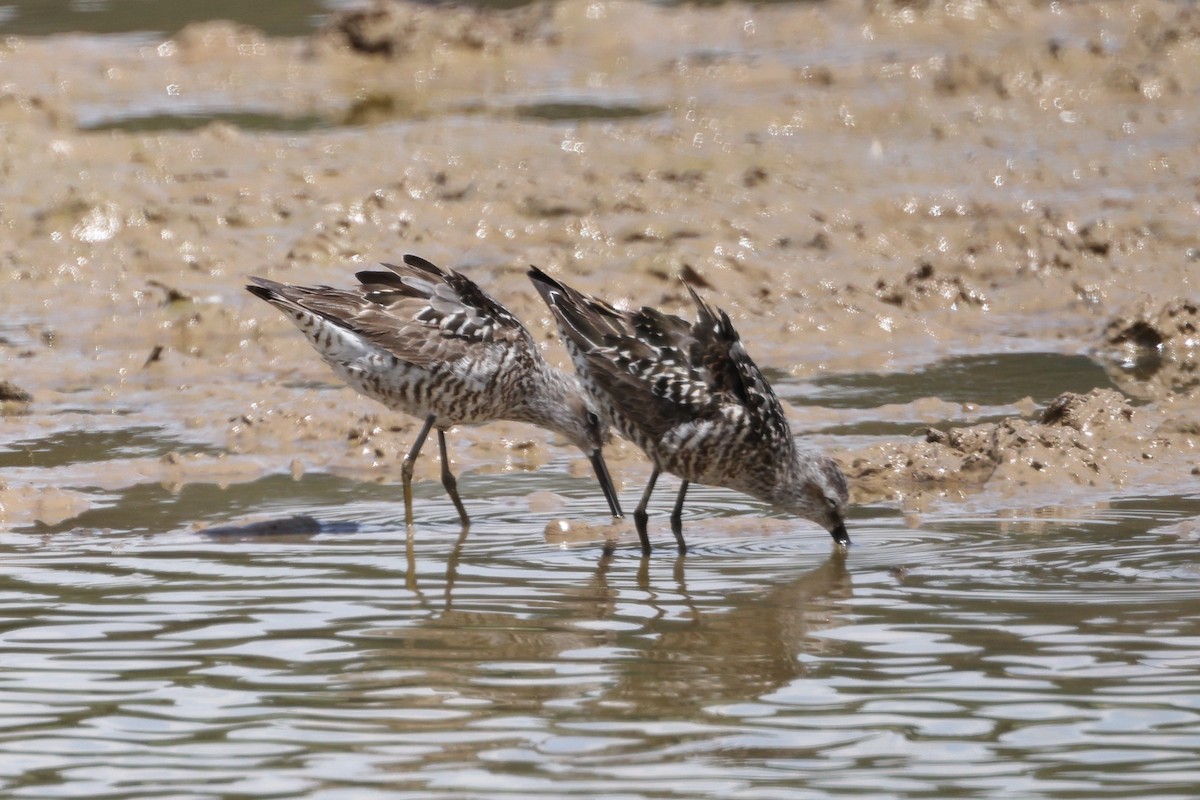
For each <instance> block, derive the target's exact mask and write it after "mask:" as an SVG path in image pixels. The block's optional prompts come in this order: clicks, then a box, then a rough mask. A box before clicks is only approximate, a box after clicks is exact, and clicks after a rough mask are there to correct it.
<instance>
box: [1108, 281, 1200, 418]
mask: <svg viewBox="0 0 1200 800" xmlns="http://www.w3.org/2000/svg"><path fill="white" fill-rule="evenodd" d="M1101 354H1102V355H1104V356H1105V357H1106V358H1107V359H1109V361H1110V370H1109V371H1110V374H1111V375H1112V377H1113V381H1114V382H1115V383H1117V385H1119V386H1120V387H1121V389H1122V390H1123V391H1125V392H1128V393H1129V394H1132V395H1134V396H1137V397H1149V398H1153V397H1162V396H1163V395H1168V394H1188V395H1191V394H1195V393H1196V390H1197V388H1198V387H1200V304H1197V303H1196V301H1195V300H1187V299H1184V298H1179V297H1176V298H1174V299H1172V300H1169V301H1167V302H1166V303H1165V304H1162V305H1159V304H1157V303H1154V302H1142V303H1140V304H1138V305H1137V306H1135V307H1134V308H1133V309H1132V310H1130V311H1128V312H1126V313H1124V314H1121V315H1120V316H1118V317H1116V318H1115V319H1114V320H1112V322H1110V323H1109V324H1108V327H1107V328H1106V329H1105V331H1104V344H1103V346H1102V347H1101Z"/></svg>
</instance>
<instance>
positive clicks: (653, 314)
mask: <svg viewBox="0 0 1200 800" xmlns="http://www.w3.org/2000/svg"><path fill="white" fill-rule="evenodd" d="M529 274H530V278H532V280H533V283H534V286H535V287H537V289H538V292H539V293H540V294H541V295H542V298H543V299H544V300H545V301H546V304H547V305H548V306H549V307H550V309H551V311H552V312H553V313H554V315H555V317H556V318H557V320H558V322H559V328H560V329H561V330H562V332H563V335H564V337H565V338H566V339H567V340H568V349H571V350H572V352H573V355H575V357H576V359H577V361H581V362H582V364H580V365H579V366H580V367H581V369H580V371H581V372H583V371H585V370H586V372H587V374H588V376H589V377H590V378H591V380H592V381H593V382H594V383H595V385H596V387H597V388H598V389H599V390H600V391H601V392H603V393H604V395H605V399H606V401H607V403H608V404H610V405H611V406H612V408H613V410H614V411H615V412H616V415H620V416H624V417H625V418H626V419H629V420H637V427H638V428H639V429H640V430H641V431H643V432H644V433H645V434H647V435H649V436H650V437H652V438H656V439H657V438H660V437H662V436H663V435H664V434H666V433H667V431H669V430H670V429H671V428H673V427H675V426H676V425H679V424H681V423H683V422H688V421H695V420H699V419H707V418H710V417H713V416H715V415H717V414H719V413H720V409H719V406H718V404H717V402H716V401H717V398H716V397H715V396H714V395H713V394H712V393H711V392H710V391H709V390H708V387H707V386H706V384H705V382H704V381H703V380H702V379H701V378H700V376H699V375H698V374H697V373H696V372H695V370H694V369H693V368H692V366H691V364H690V363H689V346H690V344H691V341H692V331H691V328H692V326H691V325H690V324H689V323H688V322H687V321H685V320H683V319H681V318H680V317H676V316H673V315H671V314H664V313H662V312H660V311H657V310H655V309H653V308H648V307H647V308H642V309H640V310H639V311H635V312H629V311H619V310H617V309H615V308H613V307H612V306H610V305H608V304H607V303H604V302H602V301H600V300H597V299H595V298H592V297H589V296H587V295H584V294H582V293H581V292H578V291H576V290H575V289H572V288H570V287H569V286H566V285H564V284H561V283H559V282H558V281H555V280H554V279H553V278H550V277H549V276H548V275H546V274H545V273H543V272H541V271H540V270H538V269H536V268H534V269H533V270H531V271H530V273H529ZM616 415H614V416H616Z"/></svg>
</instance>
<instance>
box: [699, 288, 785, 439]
mask: <svg viewBox="0 0 1200 800" xmlns="http://www.w3.org/2000/svg"><path fill="white" fill-rule="evenodd" d="M685 285H686V284H685ZM687 290H688V292H689V293H690V294H691V295H692V300H693V301H694V302H695V304H696V311H697V320H696V324H695V325H694V326H693V327H692V335H693V341H692V345H691V353H690V357H691V361H692V364H693V365H695V366H696V368H697V369H698V370H699V372H700V375H701V377H702V378H703V379H704V380H705V382H706V383H707V384H708V386H709V388H710V390H711V391H712V392H714V393H715V394H718V395H721V396H722V397H723V399H724V400H725V401H726V402H734V403H737V404H739V405H741V406H742V407H744V408H745V409H746V410H747V411H748V412H749V418H750V420H751V424H752V425H753V427H754V428H755V429H757V430H758V431H759V432H760V435H762V436H764V437H766V438H770V439H774V440H776V441H778V442H779V443H780V445H781V446H782V445H783V443H785V442H786V443H788V445H787V446H791V443H792V436H791V430H790V428H789V427H788V424H787V417H786V416H785V415H784V412H783V406H782V404H781V403H780V402H779V398H778V397H777V396H776V395H775V391H774V390H773V389H772V388H771V384H770V383H769V382H768V381H767V379H766V376H764V375H763V374H762V370H760V369H759V368H758V365H756V364H755V363H754V361H753V360H751V358H750V355H749V354H748V353H747V352H746V348H745V347H743V346H742V340H741V337H740V336H739V335H738V332H737V331H736V330H735V329H734V327H733V322H732V321H731V320H730V319H729V315H728V314H726V313H725V312H724V311H722V310H720V309H716V310H714V309H713V308H712V307H711V306H709V305H708V304H707V303H705V302H704V301H703V300H701V299H700V296H699V295H698V294H696V292H695V290H694V289H692V287H691V286H688V287H687Z"/></svg>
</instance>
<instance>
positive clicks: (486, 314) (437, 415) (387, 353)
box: [246, 255, 621, 527]
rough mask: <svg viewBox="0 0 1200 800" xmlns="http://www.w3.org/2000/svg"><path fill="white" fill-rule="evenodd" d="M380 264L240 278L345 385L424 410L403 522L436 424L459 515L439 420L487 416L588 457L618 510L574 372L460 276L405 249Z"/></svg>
mask: <svg viewBox="0 0 1200 800" xmlns="http://www.w3.org/2000/svg"><path fill="white" fill-rule="evenodd" d="M383 266H385V267H387V268H388V270H390V271H389V272H385V271H382V270H364V271H362V272H358V273H355V277H356V278H358V281H359V285H358V286H355V287H354V288H352V289H335V288H332V287H329V286H288V285H286V284H282V283H276V282H275V281H270V280H267V279H265V278H256V277H252V278H251V279H250V280H251V281H252V282H253V283H252V284H251V285H248V286H247V287H246V288H247V289H248V290H249V291H250V292H251V293H252V294H254V295H255V296H256V297H261V298H262V299H263V300H266V301H267V302H268V303H270V304H271V305H273V306H275V307H276V308H278V309H279V310H280V311H282V312H283V313H284V314H286V315H287V317H288V319H290V320H291V321H292V322H294V323H295V324H296V327H297V328H299V329H300V330H301V332H303V333H304V335H305V336H306V337H308V341H309V343H310V344H311V345H312V346H313V347H314V348H315V349H316V351H317V353H319V354H320V356H321V358H323V359H324V360H325V363H327V364H329V366H331V367H333V371H334V372H335V373H337V376H338V377H339V378H341V379H342V380H343V381H345V382H346V383H348V384H349V385H350V386H351V387H352V388H354V389H356V390H357V391H358V392H360V393H362V394H364V395H366V396H367V397H370V398H373V399H375V400H378V401H379V402H381V403H383V404H384V405H385V406H387V407H388V408H391V409H395V410H398V411H403V412H404V413H406V414H409V415H411V416H414V417H416V418H418V419H420V420H423V422H424V424H423V425H422V426H421V430H420V432H419V433H418V434H417V438H416V440H415V441H414V442H413V444H412V448H411V449H410V450H409V451H408V454H407V455H405V456H404V461H403V462H402V463H401V467H400V475H401V478H402V480H403V483H404V520H405V523H406V524H408V525H410V526H411V525H412V522H413V510H412V475H413V463H414V462H415V460H416V458H417V455H418V454H419V453H420V452H421V446H422V445H423V444H424V443H425V438H426V437H427V436H428V435H429V431H430V430H431V429H433V428H437V434H438V448H439V450H440V452H441V457H442V485H444V486H445V487H446V492H447V493H449V495H450V499H451V501H453V503H454V507H455V509H457V510H458V515H459V517H460V518H461V519H462V523H463V526H464V527H465V526H467V525H468V524H469V523H470V518H469V517H468V516H467V511H466V509H465V508H464V507H463V503H462V499H461V498H460V497H459V495H458V485H457V481H456V480H455V478H454V474H453V473H452V472H451V471H450V459H449V458H448V457H447V455H446V431H447V430H448V429H450V428H452V427H453V426H455V425H469V424H474V423H482V422H489V421H491V420H511V421H514V422H529V423H533V424H534V425H538V426H540V427H542V428H546V429H548V430H551V431H554V432H555V433H559V434H561V435H562V436H564V437H566V438H567V439H568V440H569V441H570V442H571V443H572V444H574V445H575V446H576V447H578V448H579V449H580V450H582V451H583V452H584V453H585V454H586V455H587V456H588V458H589V459H590V460H591V462H592V468H593V469H594V470H595V472H596V479H597V480H598V481H599V482H600V489H601V491H603V492H604V499H605V500H607V501H608V507H609V509H610V510H611V511H612V514H613V516H614V517H620V516H621V506H620V503H619V501H618V500H617V492H616V489H614V488H613V483H612V479H611V478H610V477H609V474H608V467H607V466H606V465H605V463H604V456H603V455H602V453H601V447H602V445H603V444H604V441H605V439H606V438H607V436H608V426H607V425H606V424H605V423H604V421H603V420H602V418H601V417H600V416H598V415H597V413H596V411H595V409H594V408H593V407H592V406H591V404H590V403H589V401H588V399H587V395H586V394H585V393H584V391H583V389H582V387H581V386H580V384H579V381H578V380H577V379H576V378H575V377H574V376H572V375H568V374H566V373H565V372H563V371H561V370H559V369H556V368H554V367H552V366H550V365H549V364H548V363H546V360H545V359H544V358H542V355H541V353H540V352H539V350H538V346H537V343H536V342H534V340H533V337H532V336H531V335H530V333H529V331H528V330H526V329H525V326H524V325H522V324H521V322H520V321H519V320H518V319H517V318H516V317H514V316H513V315H512V314H510V313H509V312H508V309H506V308H504V306H502V305H500V303H498V302H497V301H496V300H494V299H493V298H492V297H491V296H489V295H488V294H487V293H486V292H484V291H483V290H482V289H480V288H479V286H478V285H477V284H476V283H475V282H474V281H472V280H470V279H469V278H467V277H466V276H464V275H462V274H460V273H458V272H455V271H454V270H443V269H441V268H440V267H436V266H434V265H433V264H431V263H429V262H428V261H426V260H425V259H423V258H418V257H417V256H412V255H406V256H405V257H404V263H403V264H384V265H383Z"/></svg>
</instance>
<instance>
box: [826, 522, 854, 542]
mask: <svg viewBox="0 0 1200 800" xmlns="http://www.w3.org/2000/svg"><path fill="white" fill-rule="evenodd" d="M829 535H830V536H832V537H833V540H834V541H835V542H837V543H838V544H843V545H848V544H850V534H849V533H847V532H846V523H844V522H842V523H839V524H838V526H837V527H836V528H834V529H833V530H831V531H830V532H829Z"/></svg>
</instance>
